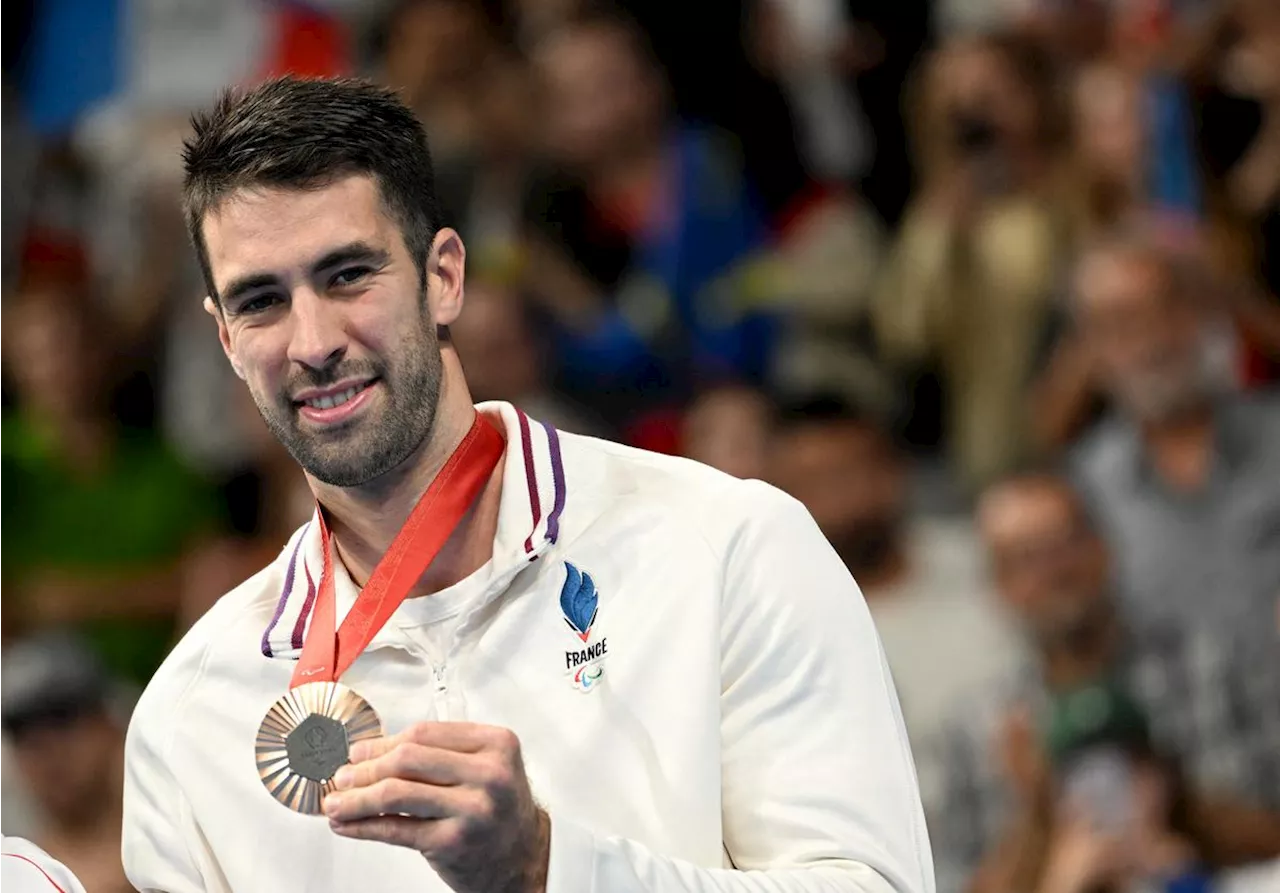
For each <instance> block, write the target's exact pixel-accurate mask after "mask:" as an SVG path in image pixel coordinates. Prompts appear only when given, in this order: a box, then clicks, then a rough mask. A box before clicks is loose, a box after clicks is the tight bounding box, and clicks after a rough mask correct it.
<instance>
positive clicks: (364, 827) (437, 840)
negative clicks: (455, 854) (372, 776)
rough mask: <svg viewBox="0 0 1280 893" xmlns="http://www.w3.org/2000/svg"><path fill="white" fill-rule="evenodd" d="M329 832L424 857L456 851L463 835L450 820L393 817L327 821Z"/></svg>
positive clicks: (459, 828) (461, 829) (457, 824)
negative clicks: (396, 848)
mask: <svg viewBox="0 0 1280 893" xmlns="http://www.w3.org/2000/svg"><path fill="white" fill-rule="evenodd" d="M329 829H330V830H331V831H333V833H334V834H338V835H340V836H342V837H350V838H354V839H356V840H377V841H380V842H382V843H389V844H392V845H393V846H403V847H409V848H410V849H415V850H417V851H419V852H420V853H423V854H424V855H426V856H428V857H430V856H431V855H433V854H435V853H440V852H449V851H452V850H456V849H457V848H458V846H459V844H460V842H461V840H462V836H463V826H462V824H461V823H460V822H456V821H453V820H452V819H439V820H436V821H423V820H422V819H414V818H407V817H405V816H394V815H387V816H379V817H377V818H371V819H360V820H359V821H354V822H334V821H330V822H329Z"/></svg>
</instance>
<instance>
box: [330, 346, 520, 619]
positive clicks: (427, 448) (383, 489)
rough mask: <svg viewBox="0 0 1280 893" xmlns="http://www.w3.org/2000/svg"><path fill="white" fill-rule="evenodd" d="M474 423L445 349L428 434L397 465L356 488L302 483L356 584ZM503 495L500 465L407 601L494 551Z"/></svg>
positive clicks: (462, 574)
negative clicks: (437, 399) (437, 402)
mask: <svg viewBox="0 0 1280 893" xmlns="http://www.w3.org/2000/svg"><path fill="white" fill-rule="evenodd" d="M474 420H475V409H474V407H473V406H472V404H471V395H470V393H469V392H468V391H467V388H466V384H465V382H464V381H463V379H462V369H461V366H460V365H459V364H458V361H457V358H456V357H455V356H453V354H452V352H451V351H448V350H446V351H445V377H444V381H443V383H442V388H441V397H440V405H439V407H437V410H436V419H435V425H434V427H433V429H432V432H431V435H430V437H428V438H427V441H426V442H425V443H423V444H422V446H421V447H419V448H418V450H417V452H415V453H414V454H413V455H412V456H410V457H409V458H408V459H406V460H405V461H404V463H402V464H401V466H400V467H399V468H397V469H395V470H394V471H392V472H389V473H388V474H386V475H384V476H383V477H381V478H379V479H378V480H376V481H373V482H371V483H369V484H367V485H364V486H360V487H333V486H330V485H328V484H324V483H322V482H320V481H317V480H315V479H314V478H310V477H309V478H308V479H309V481H310V483H311V489H312V492H313V493H315V496H316V500H317V501H318V502H319V503H320V505H321V506H323V508H324V511H325V516H326V519H327V520H328V523H329V529H330V530H331V531H332V533H333V541H334V544H335V546H336V548H337V553H338V558H339V559H340V560H341V561H342V563H343V566H344V567H345V568H346V569H347V572H348V573H349V574H350V575H351V579H352V580H353V581H354V582H355V583H356V585H357V586H364V584H365V583H366V582H368V580H369V577H370V576H372V574H373V570H374V568H375V567H377V565H378V562H379V561H381V560H382V556H383V555H385V554H386V552H387V549H388V548H389V547H390V546H391V542H392V541H393V540H394V539H395V538H396V535H397V534H398V533H399V532H400V529H401V528H402V527H404V523H405V521H406V520H408V518H409V515H410V513H412V511H413V509H414V507H415V506H416V505H417V504H418V501H419V500H420V499H421V498H422V496H423V494H424V493H426V491H427V488H428V487H430V486H431V483H432V481H434V480H435V478H436V475H438V474H439V473H440V469H441V468H443V467H444V464H445V462H447V461H448V459H449V457H450V456H451V455H452V454H453V452H454V451H455V450H456V449H457V448H458V445H459V444H460V443H461V442H462V439H463V438H464V437H465V436H466V434H467V431H469V430H470V428H471V425H472V423H473V421H474ZM501 490H502V462H501V461H500V462H499V463H498V465H497V467H496V468H495V469H494V473H493V475H492V477H491V478H490V480H489V483H488V484H486V485H485V488H484V489H483V490H482V491H481V493H480V496H479V497H477V499H476V500H475V502H473V503H472V505H471V507H470V508H469V509H468V510H467V512H466V514H464V515H463V517H462V519H461V520H460V521H459V522H458V525H457V527H455V528H454V530H453V533H452V534H450V536H449V539H448V540H447V541H446V542H445V544H444V546H443V548H441V550H440V553H439V554H438V555H437V556H436V557H435V560H434V561H432V562H431V566H430V567H429V568H427V570H426V572H425V573H424V574H423V575H422V579H421V580H419V582H418V585H417V586H416V587H414V589H413V591H412V592H411V593H410V594H411V595H412V596H418V595H427V594H430V593H432V592H438V591H439V590H441V589H444V588H446V587H448V586H452V585H453V584H454V583H457V582H458V581H459V580H462V579H465V578H466V577H467V576H469V575H470V574H472V573H474V572H475V571H477V570H479V569H480V568H481V567H482V566H483V565H484V564H485V562H487V561H488V560H489V558H490V557H491V556H492V552H493V538H494V535H495V533H496V532H497V528H498V503H499V497H500V495H501Z"/></svg>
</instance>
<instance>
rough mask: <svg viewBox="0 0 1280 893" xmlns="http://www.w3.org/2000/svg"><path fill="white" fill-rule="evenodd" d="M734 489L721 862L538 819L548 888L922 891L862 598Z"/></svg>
mask: <svg viewBox="0 0 1280 893" xmlns="http://www.w3.org/2000/svg"><path fill="white" fill-rule="evenodd" d="M740 486H741V490H740V491H739V492H741V493H742V494H744V498H745V500H746V502H747V503H748V509H747V511H746V513H745V516H746V518H745V521H744V522H743V523H742V524H740V525H739V526H738V528H737V530H736V531H734V532H733V534H732V535H731V537H730V538H729V542H728V545H727V550H726V554H725V577H724V588H723V592H722V595H721V597H722V601H723V607H722V614H721V617H722V620H721V623H722V630H721V677H722V678H721V697H720V707H721V741H722V744H721V748H722V756H721V773H722V791H723V794H722V798H723V801H722V820H723V826H724V843H725V850H726V852H727V854H728V856H729V858H730V859H731V860H732V864H733V866H734V868H733V869H725V868H716V869H710V868H703V867H698V866H695V865H692V864H690V863H687V862H681V861H678V860H674V859H670V858H666V857H663V856H660V855H657V854H655V853H653V852H651V851H649V850H647V849H646V848H645V847H643V846H641V845H640V844H638V843H636V842H634V841H630V840H625V839H620V838H617V837H607V836H603V835H598V834H595V833H593V832H591V831H590V830H588V829H585V828H582V827H579V826H577V825H574V824H573V823H571V822H568V821H566V820H563V819H561V818H557V817H556V816H552V832H551V859H550V866H549V872H548V882H547V893H606V891H607V893H685V891H688V893H710V891H718V893H757V891H758V893H765V891H768V893H802V891H804V893H810V891H812V893H817V891H830V893H836V891H841V893H844V891H847V893H854V891H858V893H890V891H894V893H933V891H934V878H933V864H932V857H931V854H930V850H929V842H928V835H927V833H926V830H925V825H924V814H923V810H922V808H921V805H920V796H919V792H918V789H917V784H916V777H915V770H914V768H913V765H912V760H911V751H910V747H909V745H908V743H907V736H906V731H905V727H904V725H903V721H902V716H901V711H900V709H899V706H898V700H897V695H896V693H895V691H894V688H893V683H892V680H891V679H890V676H889V670H888V666H887V664H886V662H885V658H884V654H883V651H882V649H881V647H880V642H879V638H878V637H877V635H876V633H875V630H874V627H873V626H872V621H871V616H870V614H869V613H868V611H867V608H866V604H865V602H864V601H863V598H862V595H861V593H860V592H859V590H858V587H857V585H856V584H855V583H854V581H853V579H852V578H851V577H850V575H849V573H848V571H847V570H846V569H845V568H844V566H843V564H842V563H841V561H840V559H839V558H838V557H837V556H836V554H835V552H834V550H833V549H832V548H831V547H830V546H829V545H828V544H827V542H826V540H825V539H824V538H823V536H822V534H821V533H820V532H819V530H818V528H817V525H816V524H815V523H814V522H813V519H812V518H811V517H810V516H809V514H808V512H807V511H805V509H804V508H803V507H802V506H801V505H800V504H799V503H798V502H796V501H795V500H793V499H791V498H790V497H788V496H785V495H783V494H782V493H781V492H779V491H777V490H775V489H773V488H772V487H769V486H767V485H765V484H760V483H758V482H751V483H744V484H742V485H740ZM723 509H724V506H721V507H720V508H719V510H721V511H723Z"/></svg>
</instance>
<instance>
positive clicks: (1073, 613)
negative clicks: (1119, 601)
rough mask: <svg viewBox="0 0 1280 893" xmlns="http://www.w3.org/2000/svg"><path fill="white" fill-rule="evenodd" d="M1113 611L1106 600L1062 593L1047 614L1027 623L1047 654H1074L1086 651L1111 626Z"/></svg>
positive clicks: (1087, 595) (1089, 594) (1044, 612)
mask: <svg viewBox="0 0 1280 893" xmlns="http://www.w3.org/2000/svg"><path fill="white" fill-rule="evenodd" d="M1111 618H1112V609H1111V606H1110V605H1109V604H1108V603H1107V601H1106V600H1105V599H1102V598H1096V597H1093V595H1092V594H1091V593H1087V592H1084V591H1077V592H1063V593H1059V594H1058V596H1057V597H1056V598H1055V599H1054V600H1053V604H1052V606H1051V608H1050V609H1049V610H1046V611H1042V612H1041V613H1040V614H1039V616H1037V617H1035V618H1032V619H1031V620H1030V626H1031V634H1032V635H1033V636H1034V637H1035V639H1036V641H1037V642H1038V643H1039V644H1040V647H1041V648H1043V649H1045V650H1046V651H1059V650H1061V651H1066V652H1077V651H1081V650H1085V649H1087V648H1088V647H1089V646H1090V644H1091V643H1092V642H1093V641H1094V640H1095V639H1096V638H1097V637H1098V636H1099V635H1100V634H1102V633H1103V632H1104V631H1105V630H1106V629H1107V627H1108V626H1109V625H1110V623H1111Z"/></svg>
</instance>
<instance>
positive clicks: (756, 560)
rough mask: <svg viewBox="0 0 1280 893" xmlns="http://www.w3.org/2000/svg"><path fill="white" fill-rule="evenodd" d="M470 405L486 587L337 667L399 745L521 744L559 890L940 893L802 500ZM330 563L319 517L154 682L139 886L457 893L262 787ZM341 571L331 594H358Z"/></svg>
mask: <svg viewBox="0 0 1280 893" xmlns="http://www.w3.org/2000/svg"><path fill="white" fill-rule="evenodd" d="M479 408H480V410H481V411H483V412H485V413H487V414H488V415H489V416H490V417H491V418H493V419H494V420H495V421H500V423H501V424H500V429H501V430H503V431H504V432H505V435H506V440H507V449H506V455H505V459H504V460H503V461H504V463H505V465H504V471H503V473H504V479H503V488H502V496H501V502H500V509H499V521H498V532H497V536H496V539H495V542H494V558H493V562H492V563H491V570H492V573H491V576H490V577H489V583H488V585H487V588H486V589H485V590H484V591H483V593H482V595H481V597H479V598H478V599H475V600H473V601H472V602H471V606H470V608H469V609H468V610H467V612H466V614H465V616H463V617H461V618H459V625H458V626H457V628H456V631H455V633H454V635H453V636H452V646H451V647H449V648H448V649H447V653H446V654H444V655H442V656H440V657H437V658H434V659H433V658H432V656H431V654H432V652H433V651H434V652H435V653H437V654H439V651H438V649H431V648H426V647H423V644H422V640H421V638H420V636H419V635H418V631H419V630H418V627H416V626H415V623H414V621H413V619H412V618H413V614H412V611H413V605H412V602H420V601H422V600H421V599H413V600H411V601H410V602H407V603H406V604H405V605H404V606H402V607H401V608H400V610H399V611H397V614H396V615H395V616H393V617H392V619H391V621H390V622H389V623H388V624H387V625H386V627H384V629H383V630H382V631H381V632H380V633H378V635H377V637H376V638H374V640H373V642H372V644H371V645H370V646H369V648H368V649H367V650H366V651H365V653H364V654H362V655H361V656H360V657H359V658H358V659H357V660H356V662H355V663H354V665H353V666H352V667H351V669H350V670H348V671H347V673H346V674H345V675H344V676H343V677H342V680H341V681H342V682H343V683H344V684H346V685H348V686H350V687H351V688H352V689H354V690H355V691H356V692H358V693H360V694H361V695H362V696H363V697H364V698H365V699H366V700H367V701H368V702H369V703H370V704H372V705H373V707H374V708H375V709H376V710H377V711H378V713H379V715H380V716H381V718H382V722H383V726H384V730H385V731H386V733H387V734H394V733H396V732H399V731H401V730H402V729H404V728H406V727H408V726H410V725H412V724H413V723H415V722H418V721H421V720H424V719H440V720H450V719H452V720H462V719H465V720H467V721H471V722H481V723H488V724H493V725H499V726H505V727H507V728H510V729H511V730H513V731H514V732H515V733H516V734H517V735H518V736H519V739H520V741H521V746H522V751H523V755H524V760H525V765H526V771H527V773H528V776H529V779H530V784H531V786H532V789H533V793H534V796H535V797H536V798H537V799H538V801H539V802H540V803H541V804H542V806H543V807H544V808H545V809H546V810H547V812H548V814H549V815H550V816H551V857H550V858H551V862H550V868H549V877H548V881H547V893H686V891H687V893H694V891H698V893H702V891H708V893H709V891H722V893H738V891H741V893H748V891H759V893H765V891H770V893H791V891H795V893H800V891H831V893H835V891H849V893H853V891H864V893H888V891H898V893H932V891H933V889H934V880H933V865H932V859H931V855H930V851H929V843H928V837H927V835H926V832H925V826H924V819H923V814H922V811H921V807H920V799H919V794H918V792H917V786H916V778H915V772H914V769H913V767H912V760H911V752H910V748H909V746H908V743H907V736H906V732H905V730H904V727H903V722H902V717H901V713H900V710H899V707H898V702H897V696H896V694H895V692H894V688H893V683H892V680H891V678H890V675H889V670H888V666H887V664H886V662H885V658H884V654H883V652H882V650H881V647H880V643H879V640H878V638H877V636H876V633H875V630H874V628H873V626H872V622H871V618H870V616H869V615H868V612H867V608H866V605H865V603H864V601H863V599H862V595H861V593H860V592H859V591H858V587H857V586H856V585H855V584H854V582H853V580H852V579H851V578H850V576H849V573H848V571H847V570H846V569H845V568H844V566H843V565H842V564H841V562H840V560H839V558H837V556H836V554H835V553H834V551H833V550H832V549H831V547H830V546H829V545H828V544H827V542H826V541H825V539H824V538H823V537H822V535H821V533H820V532H819V531H818V528H817V527H816V525H815V524H814V522H813V520H812V519H811V518H810V517H809V515H808V513H807V512H806V511H805V510H804V508H803V507H802V506H801V505H800V504H799V503H798V502H796V501H795V500H793V499H791V498H790V497H788V496H786V495H784V494H783V493H781V492H780V491H778V490H776V489H774V488H772V487H770V486H768V485H766V484H763V483H760V482H756V481H749V482H748V481H740V480H736V479H734V478H731V477H728V476H726V475H723V474H720V473H719V472H716V471H713V470H711V469H709V468H707V467H704V466H702V465H698V464H696V463H693V462H690V461H686V460H681V459H674V458H670V457H666V456H658V455H653V454H649V453H645V452H641V451H638V450H634V449H629V448H626V447H622V446H618V445H616V444H612V443H607V442H604V441H600V440H594V439H590V438H585V437H578V436H575V435H571V434H566V433H559V432H557V431H555V430H554V429H553V428H551V427H550V426H548V425H543V424H540V423H538V422H536V421H533V420H530V419H528V418H527V417H526V416H525V415H524V414H523V413H521V412H520V411H519V410H517V409H515V408H514V407H511V406H509V405H507V404H500V403H490V404H482V405H481V406H480V407H479ZM320 566H321V565H320V546H319V536H318V534H317V526H316V524H315V523H309V524H308V525H305V526H304V527H303V528H301V529H300V530H299V531H298V532H297V533H296V534H295V535H294V536H293V537H292V539H291V540H290V541H289V543H288V544H287V545H286V547H285V548H284V550H283V551H282V552H281V554H280V557H279V558H278V559H277V560H276V561H275V562H273V563H272V564H271V565H270V566H269V567H267V568H266V569H265V570H263V571H261V572H260V573H258V574H257V575H256V576H254V577H253V578H251V579H250V580H248V581H247V582H245V583H244V584H242V585H241V586H239V587H237V588H236V589H235V590H233V591H232V592H231V593H229V594H228V595H226V596H225V597H224V598H222V599H221V600H220V601H219V602H218V603H217V605H216V606H215V607H214V608H213V609H212V610H211V611H210V612H209V613H208V614H207V615H206V616H205V617H204V618H202V619H201V620H200V621H199V622H198V623H197V624H196V625H195V627H194V628H193V629H192V630H191V631H190V632H189V633H188V634H187V635H186V637H185V638H184V639H183V640H182V642H181V643H180V644H179V645H178V646H177V648H176V649H175V650H174V652H173V653H172V654H171V655H170V657H169V659H168V660H167V661H166V662H165V663H164V665H163V667H162V668H161V669H160V670H159V672H158V673H157V674H156V676H155V678H154V679H153V680H152V682H151V684H150V685H149V686H148V688H147V690H146V692H145V694H144V695H143V697H142V699H141V701H140V702H139V704H138V707H137V709H136V712H135V714H134V717H133V720H132V723H131V725H130V729H129V736H128V744H127V748H126V776H127V780H126V787H125V800H124V845H123V852H124V864H125V869H126V871H127V873H128V876H129V880H130V881H131V882H132V883H133V884H134V885H135V886H136V887H137V888H138V889H140V890H143V891H165V893H195V891H219V893H221V891H237V893H251V891H252V893H256V891H265V890H271V891H276V893H281V891H310V893H315V891H347V890H360V891H365V893H374V891H384V890H385V891H395V893H409V891H422V893H432V891H445V890H447V889H448V888H447V887H446V886H445V885H444V884H443V882H442V881H440V879H439V878H438V877H437V876H436V875H435V873H434V872H433V871H432V870H431V868H430V866H429V865H428V864H427V861H426V860H425V859H424V858H423V857H422V856H421V855H420V854H418V853H416V852H412V851H410V850H407V849H403V848H398V847H392V846H389V845H386V844H381V843H375V842H370V841H356V840H349V839H345V838H339V837H337V836H336V835H334V834H333V833H331V832H330V830H329V828H328V822H327V820H326V819H324V818H323V817H315V816H304V815H298V814H295V813H293V812H291V811H289V810H288V809H286V808H285V807H284V806H282V805H280V804H279V803H277V802H276V801H275V800H273V799H272V798H271V796H270V794H269V793H268V792H267V790H266V789H265V788H264V787H263V785H262V782H261V781H260V780H259V777H258V772H257V770H256V768H255V766H254V737H255V733H256V731H257V728H258V724H259V722H260V721H261V719H262V717H263V715H264V714H265V713H266V711H267V710H268V708H270V707H271V705H272V704H273V703H274V702H275V700H276V699H277V698H278V697H280V696H281V695H282V694H283V693H284V692H285V691H287V689H288V686H289V679H290V674H291V673H292V671H293V666H294V661H296V660H297V657H298V655H299V653H300V650H301V644H302V641H303V638H304V636H305V634H306V630H307V624H308V622H309V619H310V617H309V614H310V610H311V605H312V602H313V601H314V591H315V586H316V585H317V584H318V582H319V579H320ZM336 583H337V587H338V588H337V599H338V604H339V606H341V605H342V604H343V601H344V598H345V599H346V601H347V602H350V601H351V600H353V599H354V596H355V592H354V584H353V583H351V581H350V579H349V578H347V577H345V575H343V574H341V573H340V574H339V575H338V577H337V578H336ZM344 589H345V590H346V591H345V592H344ZM428 598H430V596H429V597H428ZM341 616H342V615H341V613H340V614H339V619H341ZM584 627H585V629H584ZM583 632H585V633H586V638H585V640H584V638H583V636H582V633H583Z"/></svg>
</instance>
